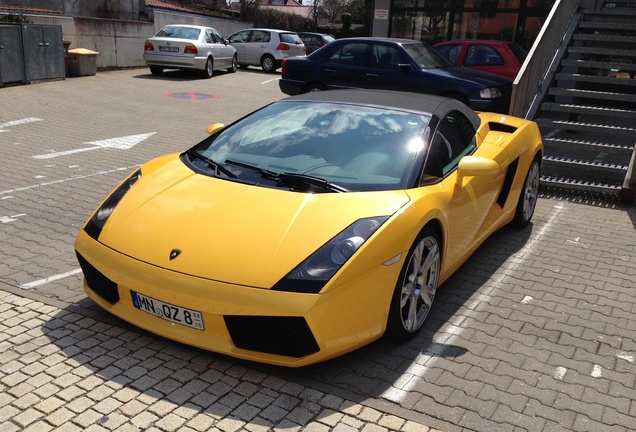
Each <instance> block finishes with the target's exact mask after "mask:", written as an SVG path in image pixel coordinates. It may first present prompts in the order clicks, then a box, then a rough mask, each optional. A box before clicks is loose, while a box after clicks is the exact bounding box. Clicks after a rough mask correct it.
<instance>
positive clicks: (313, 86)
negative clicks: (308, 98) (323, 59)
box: [303, 83, 327, 93]
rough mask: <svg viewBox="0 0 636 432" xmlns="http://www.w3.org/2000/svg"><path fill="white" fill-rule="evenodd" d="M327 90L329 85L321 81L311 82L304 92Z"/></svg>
mask: <svg viewBox="0 0 636 432" xmlns="http://www.w3.org/2000/svg"><path fill="white" fill-rule="evenodd" d="M325 90H327V87H325V86H324V85H322V84H320V83H311V84H309V85H308V86H307V87H306V88H305V91H304V92H303V93H313V92H319V91H325Z"/></svg>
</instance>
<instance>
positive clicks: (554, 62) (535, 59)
mask: <svg viewBox="0 0 636 432" xmlns="http://www.w3.org/2000/svg"><path fill="white" fill-rule="evenodd" d="M582 1H585V0H557V1H556V2H555V3H554V6H553V7H552V10H550V14H549V15H548V17H547V19H546V21H545V23H544V24H543V26H542V27H541V31H540V32H539V35H538V36H537V38H536V39H535V41H534V44H533V45H532V48H530V51H529V52H528V56H527V57H526V60H525V61H524V63H523V65H522V66H521V69H520V70H519V73H518V74H517V76H516V78H515V80H514V82H513V84H512V98H511V103H510V111H509V113H510V115H514V116H517V117H523V118H527V119H532V118H534V115H535V114H536V110H537V109H538V106H539V104H540V103H541V100H542V99H543V97H544V95H545V93H546V92H547V87H548V86H549V84H550V81H551V77H552V76H553V75H554V72H555V70H556V67H557V66H558V64H559V61H560V59H561V57H563V53H564V52H565V49H566V47H567V43H568V42H569V38H570V36H571V35H572V32H573V30H574V29H573V27H575V26H576V22H577V21H578V14H577V13H576V11H577V10H578V9H579V7H580V5H581V3H582ZM575 20H576V21H575Z"/></svg>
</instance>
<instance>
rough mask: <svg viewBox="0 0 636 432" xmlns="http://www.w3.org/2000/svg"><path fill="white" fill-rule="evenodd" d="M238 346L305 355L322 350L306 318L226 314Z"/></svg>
mask: <svg viewBox="0 0 636 432" xmlns="http://www.w3.org/2000/svg"><path fill="white" fill-rule="evenodd" d="M224 319H225V324H226V325H227V328H228V331H229V332H230V336H231V337H232V342H234V345H236V347H237V348H242V349H246V350H250V351H258V352H263V353H268V354H277V355H283V356H288V357H295V358H299V357H304V356H306V355H309V354H313V353H315V352H318V351H320V347H319V346H318V343H317V342H316V339H315V338H314V335H313V334H312V332H311V330H310V329H309V326H308V325H307V321H305V319H304V318H303V317H269V316H236V315H232V316H224Z"/></svg>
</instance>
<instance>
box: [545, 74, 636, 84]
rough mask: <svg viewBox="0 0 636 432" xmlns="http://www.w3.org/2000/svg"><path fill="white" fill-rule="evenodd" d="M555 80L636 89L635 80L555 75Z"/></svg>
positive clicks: (581, 75) (580, 75)
mask: <svg viewBox="0 0 636 432" xmlns="http://www.w3.org/2000/svg"><path fill="white" fill-rule="evenodd" d="M556 79H557V80H563V81H576V82H589V83H596V84H613V85H620V86H627V87H636V79H632V78H612V77H604V76H594V75H583V74H568V73H557V74H556Z"/></svg>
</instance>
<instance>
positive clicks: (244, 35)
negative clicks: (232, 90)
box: [228, 30, 250, 65]
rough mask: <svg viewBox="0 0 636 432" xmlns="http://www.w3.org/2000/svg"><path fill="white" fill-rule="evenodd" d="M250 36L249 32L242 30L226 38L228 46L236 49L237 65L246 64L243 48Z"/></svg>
mask: <svg viewBox="0 0 636 432" xmlns="http://www.w3.org/2000/svg"><path fill="white" fill-rule="evenodd" d="M249 36H250V30H242V31H240V32H237V33H234V34H233V35H231V36H230V37H229V38H228V42H229V43H230V45H232V46H233V47H234V49H236V57H237V59H238V62H239V64H241V65H243V64H247V60H246V58H245V47H246V45H247V39H248V38H249Z"/></svg>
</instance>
